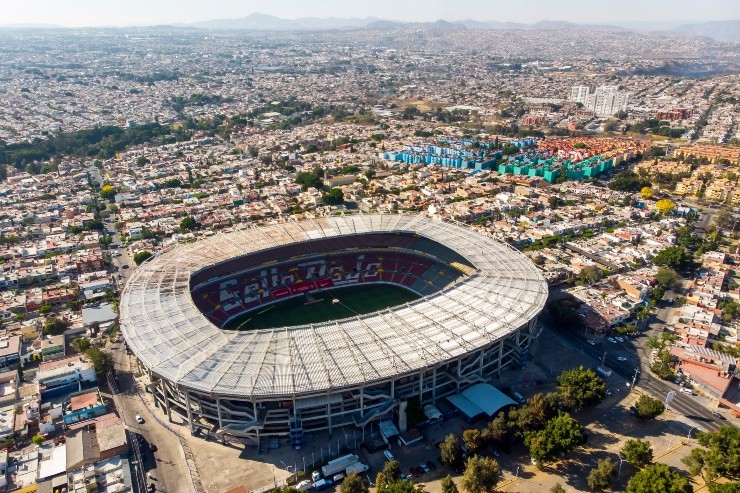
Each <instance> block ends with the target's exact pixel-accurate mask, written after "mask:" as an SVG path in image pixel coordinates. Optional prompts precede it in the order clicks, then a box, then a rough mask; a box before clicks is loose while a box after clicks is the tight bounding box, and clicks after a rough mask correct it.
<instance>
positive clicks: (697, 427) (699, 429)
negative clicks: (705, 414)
mask: <svg viewBox="0 0 740 493" xmlns="http://www.w3.org/2000/svg"><path fill="white" fill-rule="evenodd" d="M694 430H697V431H704V430H703V429H702V427H701V426H694V427H693V428H691V429H690V430H689V434H688V435H686V438H691V432H692V431H694Z"/></svg>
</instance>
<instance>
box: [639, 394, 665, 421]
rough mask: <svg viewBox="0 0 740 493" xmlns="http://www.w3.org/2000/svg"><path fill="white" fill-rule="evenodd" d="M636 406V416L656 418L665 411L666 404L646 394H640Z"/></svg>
mask: <svg viewBox="0 0 740 493" xmlns="http://www.w3.org/2000/svg"><path fill="white" fill-rule="evenodd" d="M635 407H636V408H637V415H636V416H637V417H638V418H640V419H655V418H657V417H658V416H660V415H661V414H663V412H664V411H665V405H663V403H662V402H661V401H659V400H658V399H653V398H652V397H650V396H648V395H645V394H643V395H642V396H640V399H638V401H637V404H636V405H635Z"/></svg>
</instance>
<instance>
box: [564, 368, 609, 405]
mask: <svg viewBox="0 0 740 493" xmlns="http://www.w3.org/2000/svg"><path fill="white" fill-rule="evenodd" d="M557 387H558V391H559V392H560V395H561V396H562V398H563V402H564V403H565V404H566V405H567V406H570V407H589V406H595V405H596V404H598V403H599V402H601V401H602V400H604V397H606V384H605V383H604V380H603V379H601V378H600V377H599V376H598V375H597V374H596V373H595V372H594V371H593V370H591V369H590V368H589V369H586V368H584V367H583V366H579V367H578V368H572V369H570V370H565V371H563V372H562V373H561V374H560V375H559V376H558V378H557Z"/></svg>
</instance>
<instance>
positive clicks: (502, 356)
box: [498, 341, 504, 378]
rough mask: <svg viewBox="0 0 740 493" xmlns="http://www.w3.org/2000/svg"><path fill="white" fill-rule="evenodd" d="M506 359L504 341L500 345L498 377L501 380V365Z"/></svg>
mask: <svg viewBox="0 0 740 493" xmlns="http://www.w3.org/2000/svg"><path fill="white" fill-rule="evenodd" d="M503 358H504V341H500V342H499V343H498V377H499V378H501V363H502V361H501V360H503Z"/></svg>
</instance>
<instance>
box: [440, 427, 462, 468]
mask: <svg viewBox="0 0 740 493" xmlns="http://www.w3.org/2000/svg"><path fill="white" fill-rule="evenodd" d="M439 452H440V456H441V460H442V464H444V465H445V466H447V467H452V466H454V465H456V464H460V462H461V461H462V447H461V446H460V440H459V439H458V438H457V436H456V435H455V434H454V433H450V434H449V435H447V437H445V439H444V440H442V443H440V444H439Z"/></svg>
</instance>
